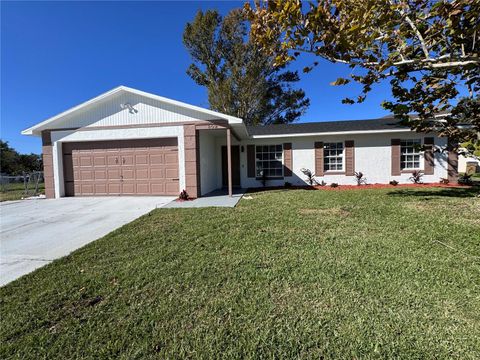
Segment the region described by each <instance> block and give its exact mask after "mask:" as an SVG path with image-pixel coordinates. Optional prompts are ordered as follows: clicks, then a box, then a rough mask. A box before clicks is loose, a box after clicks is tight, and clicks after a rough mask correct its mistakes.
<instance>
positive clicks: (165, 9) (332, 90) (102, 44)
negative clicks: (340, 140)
mask: <svg viewBox="0 0 480 360" xmlns="http://www.w3.org/2000/svg"><path fill="white" fill-rule="evenodd" d="M242 4H243V2H235V1H221V2H207V1H201V2H200V1H198V2H184V1H176V2H2V3H1V7H2V8H1V104H0V105H1V129H0V131H1V138H2V140H7V141H9V143H10V144H11V145H12V146H13V147H15V148H16V149H17V150H19V151H20V152H36V153H40V152H41V144H40V140H39V139H38V138H33V137H27V136H22V135H20V131H21V130H23V129H25V128H27V127H29V126H31V125H33V124H35V123H38V122H40V121H43V120H45V119H46V118H49V117H50V116H53V115H55V114H57V113H59V112H62V111H64V110H66V109H68V108H70V107H72V106H75V105H77V104H79V103H81V102H83V101H86V100H88V99H90V98H92V97H95V96H97V95H99V94H100V93H102V92H105V91H107V90H109V89H111V88H113V87H116V86H118V85H126V86H130V87H133V88H138V89H140V90H143V91H147V92H152V93H155V94H158V95H161V96H165V97H169V98H172V99H175V100H180V101H184V102H187V103H191V104H194V105H198V106H203V107H208V102H207V95H206V91H205V89H204V88H202V87H200V86H198V85H196V84H195V83H194V82H193V80H191V79H190V78H189V77H188V76H187V75H186V73H185V70H186V69H187V67H188V65H189V64H190V58H189V55H188V53H187V52H186V51H185V49H184V47H183V44H182V33H183V29H184V26H185V24H186V23H187V22H188V21H191V20H192V19H193V17H194V15H195V13H196V12H197V11H198V10H199V9H202V10H206V9H217V10H219V11H220V12H221V13H223V14H225V13H227V12H228V11H229V10H230V9H232V8H234V7H240V6H241V5H242ZM308 61H313V58H309V57H308V56H305V57H304V58H303V59H302V61H300V62H299V63H297V64H295V65H294V66H292V68H293V69H296V68H297V69H301V68H303V66H304V65H305V64H307V62H308ZM346 75H348V69H347V68H346V67H344V66H343V65H338V64H330V63H327V62H322V63H321V65H320V66H319V67H318V68H316V69H315V70H314V71H312V72H311V73H309V74H301V77H302V80H301V81H300V82H299V86H300V87H301V88H303V89H304V90H305V91H306V93H307V96H308V97H309V98H310V101H311V106H310V108H309V110H308V112H307V113H306V114H305V115H304V116H303V118H302V119H301V121H327V120H342V119H365V118H371V117H380V116H384V115H385V114H386V112H385V111H384V110H383V109H382V108H381V107H380V103H381V101H382V100H384V99H386V98H389V96H390V90H389V88H388V87H387V86H385V85H381V86H380V87H377V88H376V89H375V90H374V91H373V92H372V93H371V94H370V95H369V98H368V100H367V101H366V102H365V103H363V104H360V105H343V104H341V102H340V101H341V99H342V98H343V97H344V96H346V95H350V96H352V97H353V96H356V95H357V94H358V88H355V87H352V86H347V87H333V86H330V85H329V83H330V82H331V81H334V80H335V79H336V78H337V77H339V76H346Z"/></svg>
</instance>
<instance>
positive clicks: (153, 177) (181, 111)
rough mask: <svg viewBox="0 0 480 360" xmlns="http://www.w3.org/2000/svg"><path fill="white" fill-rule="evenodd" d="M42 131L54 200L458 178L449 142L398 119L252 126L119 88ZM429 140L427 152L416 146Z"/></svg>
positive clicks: (36, 130)
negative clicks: (312, 180) (310, 178)
mask: <svg viewBox="0 0 480 360" xmlns="http://www.w3.org/2000/svg"><path fill="white" fill-rule="evenodd" d="M22 134H24V135H35V136H41V137H42V143H43V157H44V170H45V190H46V195H47V197H48V198H53V197H62V196H90V195H178V194H179V192H180V191H181V190H182V189H186V191H187V192H188V194H189V195H190V196H192V197H199V196H202V195H205V194H207V193H209V192H211V191H213V190H215V189H218V188H222V187H224V188H227V189H229V191H230V193H231V191H232V188H233V187H243V188H248V187H260V186H262V177H263V176H265V177H266V178H267V185H268V186H278V185H284V184H285V182H289V183H291V184H293V185H305V176H304V174H303V173H302V171H301V169H303V168H308V169H310V170H312V171H313V172H314V173H315V174H316V177H317V180H318V181H325V182H326V183H333V182H335V183H338V184H355V178H354V173H355V171H361V172H363V173H364V174H365V176H366V178H367V180H368V182H369V183H388V182H389V181H391V180H397V181H398V182H400V183H407V182H410V181H409V177H410V176H411V173H412V171H413V170H421V171H423V172H424V174H425V176H424V178H423V180H424V181H425V182H438V181H439V180H440V178H449V180H450V181H452V182H454V181H456V179H457V161H458V159H457V156H456V153H454V152H450V153H447V152H436V151H434V150H435V149H444V148H445V147H446V146H447V139H446V138H439V137H436V136H435V135H434V134H419V133H415V132H412V131H411V130H410V129H408V128H405V127H402V126H400V125H398V124H397V121H396V120H395V119H393V118H391V117H387V118H381V119H374V120H358V121H335V122H318V123H300V124H293V125H268V126H257V127H249V126H245V124H244V123H243V122H242V119H239V118H236V117H233V116H228V115H224V114H220V113H218V112H215V111H211V110H207V109H203V108H200V107H197V106H192V105H188V104H185V103H181V102H178V101H174V100H170V99H166V98H163V97H160V96H156V95H153V94H149V93H146V92H142V91H138V90H135V89H131V88H127V87H124V86H120V87H117V88H115V89H113V90H111V91H109V92H106V93H104V94H102V95H100V96H98V97H96V98H94V99H92V100H89V101H87V102H85V103H83V104H81V105H79V106H76V107H74V108H72V109H70V110H67V111H65V112H63V113H61V114H59V115H56V116H54V117H52V118H50V119H48V120H46V121H43V122H41V123H39V124H37V125H35V126H33V127H31V128H29V129H26V130H24V131H23V132H22ZM417 144H421V145H426V147H427V148H426V150H425V152H421V151H419V150H418V149H417V147H416V145H417Z"/></svg>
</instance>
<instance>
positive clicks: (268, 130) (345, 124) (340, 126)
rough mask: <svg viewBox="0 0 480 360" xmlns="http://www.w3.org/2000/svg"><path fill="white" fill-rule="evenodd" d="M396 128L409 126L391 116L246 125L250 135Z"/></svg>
mask: <svg viewBox="0 0 480 360" xmlns="http://www.w3.org/2000/svg"><path fill="white" fill-rule="evenodd" d="M396 129H397V130H398V129H405V130H408V129H409V128H408V127H406V126H403V125H400V124H399V120H397V119H395V118H394V117H391V116H389V117H384V118H380V119H369V120H347V121H324V122H309V123H297V124H277V125H264V126H247V131H248V133H249V135H251V136H256V135H283V134H285V135H290V134H309V133H330V132H343V131H369V130H396Z"/></svg>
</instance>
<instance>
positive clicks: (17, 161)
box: [0, 140, 42, 175]
mask: <svg viewBox="0 0 480 360" xmlns="http://www.w3.org/2000/svg"><path fill="white" fill-rule="evenodd" d="M41 170H42V157H41V156H40V155H37V154H33V153H32V154H19V153H18V151H16V150H15V149H13V148H12V147H10V145H9V144H8V141H3V140H0V171H1V172H2V173H4V174H7V175H22V174H23V173H24V172H27V173H30V172H32V171H41Z"/></svg>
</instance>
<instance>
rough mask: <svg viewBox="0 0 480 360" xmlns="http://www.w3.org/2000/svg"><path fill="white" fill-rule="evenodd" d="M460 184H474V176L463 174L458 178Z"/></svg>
mask: <svg viewBox="0 0 480 360" xmlns="http://www.w3.org/2000/svg"><path fill="white" fill-rule="evenodd" d="M458 183H459V184H460V185H472V184H473V181H472V175H468V174H466V173H465V174H463V175H462V176H460V177H459V178H458Z"/></svg>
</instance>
